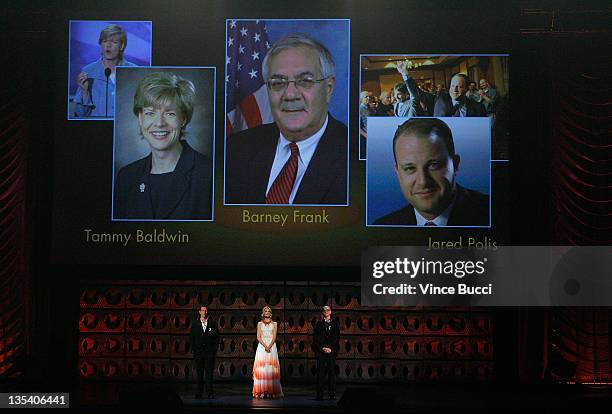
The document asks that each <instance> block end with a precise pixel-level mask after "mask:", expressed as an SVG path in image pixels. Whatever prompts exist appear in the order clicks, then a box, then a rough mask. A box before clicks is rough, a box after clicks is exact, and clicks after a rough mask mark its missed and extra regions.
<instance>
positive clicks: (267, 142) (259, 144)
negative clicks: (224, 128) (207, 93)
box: [225, 31, 348, 205]
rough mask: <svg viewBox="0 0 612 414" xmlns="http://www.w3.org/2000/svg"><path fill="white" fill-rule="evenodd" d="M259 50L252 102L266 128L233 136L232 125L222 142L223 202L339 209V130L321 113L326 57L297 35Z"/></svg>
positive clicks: (331, 83)
mask: <svg viewBox="0 0 612 414" xmlns="http://www.w3.org/2000/svg"><path fill="white" fill-rule="evenodd" d="M262 32H263V31H262ZM264 35H265V32H264ZM263 52H264V53H265V57H264V58H263V62H262V64H261V73H262V87H261V89H260V90H259V92H256V95H257V94H258V95H259V96H258V97H256V98H257V99H258V100H263V103H262V104H261V105H260V108H265V107H269V111H270V112H271V118H272V121H273V122H270V123H262V124H261V125H258V126H255V127H249V128H248V129H243V130H241V131H240V132H237V133H235V127H236V125H238V124H239V122H237V120H236V119H234V123H233V126H234V128H231V130H230V131H228V134H227V137H226V157H227V158H226V163H227V164H226V178H225V180H226V181H225V202H226V204H262V205H266V204H267V205H347V202H348V200H347V157H348V154H347V138H348V137H347V127H346V125H345V124H344V123H342V122H340V121H338V120H336V119H335V118H334V117H333V116H332V115H331V112H330V111H329V110H328V109H329V107H330V102H331V100H332V96H333V93H334V89H335V85H336V75H335V70H336V68H335V63H334V57H333V56H332V54H331V53H330V51H329V50H328V48H327V47H326V46H324V45H323V44H322V43H320V42H319V41H317V40H315V39H314V38H313V37H311V36H310V35H308V34H303V33H289V34H285V35H284V36H283V37H281V38H280V39H278V40H277V41H276V42H274V43H273V44H271V47H270V48H269V49H267V50H266V49H265V48H264V50H263ZM254 53H256V52H254ZM239 65H240V63H239ZM242 70H243V71H244V69H242ZM252 70H253V71H254V70H255V69H252ZM342 70H344V69H342ZM252 73H253V74H254V73H255V72H252ZM231 76H232V77H233V76H234V75H233V74H232V75H231ZM232 79H233V78H232ZM264 89H265V94H261V93H260V92H261V91H263V90H264ZM262 95H263V96H262ZM243 106H244V105H243ZM243 106H241V107H240V109H243ZM228 110H229V109H228ZM234 112H235V111H234ZM228 118H229V113H228ZM228 123H230V122H229V120H228ZM230 124H231V123H230Z"/></svg>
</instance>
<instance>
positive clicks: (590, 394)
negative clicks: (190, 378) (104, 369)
mask: <svg viewBox="0 0 612 414" xmlns="http://www.w3.org/2000/svg"><path fill="white" fill-rule="evenodd" d="M194 391H195V389H194V386H193V385H192V384H191V385H186V384H182V385H179V384H174V385H167V384H166V385H163V384H159V383H157V384H156V383H148V384H144V383H140V384H134V383H132V384H127V383H123V384H118V383H113V384H111V383H97V384H94V383H89V384H81V387H80V392H79V398H78V402H77V401H75V405H79V406H81V407H83V408H94V407H106V408H107V409H111V408H112V407H116V406H120V405H125V406H130V407H141V408H146V407H156V408H164V407H166V408H170V407H172V408H174V410H172V411H175V410H176V409H181V408H182V409H184V410H199V411H205V412H214V413H216V412H222V413H248V412H256V411H258V412H262V411H263V412H291V413H317V414H327V413H342V412H349V413H353V412H359V411H358V409H362V412H367V413H368V414H387V413H403V412H411V413H453V414H455V413H457V412H464V411H471V412H484V411H487V412H491V411H507V410H514V411H517V412H521V411H525V412H526V411H534V410H536V411H538V412H594V411H593V410H594V409H596V408H599V407H607V408H606V410H605V412H607V411H608V410H609V408H610V407H611V406H612V388H599V389H594V388H589V387H585V386H580V385H573V386H569V385H554V384H549V385H546V386H538V387H527V386H517V385H505V386H504V385H500V384H497V385H493V384H485V383H473V384H465V383H438V384H434V383H429V384H398V383H385V384H376V385H369V386H365V385H350V384H339V385H338V387H337V397H338V398H340V397H342V396H343V395H344V394H345V393H346V394H347V396H348V395H350V397H349V398H345V401H346V402H348V404H349V406H348V407H347V406H345V405H343V401H341V400H340V399H338V400H335V401H330V400H323V401H318V400H316V399H315V398H314V397H315V389H314V384H312V385H309V384H302V385H286V386H283V392H284V394H285V397H283V398H280V399H275V400H259V399H253V398H252V397H251V384H247V383H245V384H227V383H225V384H224V383H220V384H215V397H216V398H215V399H212V400H209V399H206V398H204V399H195V398H194Z"/></svg>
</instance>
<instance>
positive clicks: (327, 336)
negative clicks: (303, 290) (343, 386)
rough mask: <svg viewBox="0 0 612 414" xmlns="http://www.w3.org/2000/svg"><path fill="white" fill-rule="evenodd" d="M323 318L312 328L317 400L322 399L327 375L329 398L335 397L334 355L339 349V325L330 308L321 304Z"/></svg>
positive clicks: (336, 354)
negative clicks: (333, 318)
mask: <svg viewBox="0 0 612 414" xmlns="http://www.w3.org/2000/svg"><path fill="white" fill-rule="evenodd" d="M321 312H322V314H323V320H320V321H317V323H316V324H315V328H314V334H313V341H312V349H313V351H314V353H315V355H316V357H317V400H322V399H323V387H324V385H325V377H326V376H327V391H328V392H329V399H330V400H333V399H335V398H336V356H338V350H339V349H340V327H339V326H338V322H336V321H334V320H332V318H331V308H330V307H329V306H327V305H326V306H323V309H322V310H321Z"/></svg>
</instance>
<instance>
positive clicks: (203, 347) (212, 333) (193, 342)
mask: <svg viewBox="0 0 612 414" xmlns="http://www.w3.org/2000/svg"><path fill="white" fill-rule="evenodd" d="M189 346H190V347H191V352H192V353H193V357H194V358H201V357H208V358H211V357H212V358H214V357H215V355H216V353H217V349H218V348H219V327H218V325H217V322H215V321H213V320H212V319H211V318H210V317H209V318H208V322H207V325H206V332H204V331H202V322H200V318H197V319H196V320H195V321H193V324H192V325H191V332H189Z"/></svg>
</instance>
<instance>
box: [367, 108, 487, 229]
mask: <svg viewBox="0 0 612 414" xmlns="http://www.w3.org/2000/svg"><path fill="white" fill-rule="evenodd" d="M484 120H485V121H478V120H475V121H474V120H470V119H469V118H463V120H459V121H457V120H451V119H450V118H444V119H438V118H411V119H408V120H406V121H404V122H403V123H401V125H399V127H397V129H396V131H395V134H394V135H393V139H392V141H391V140H387V143H388V144H387V145H392V153H393V162H392V167H393V172H394V175H395V180H393V181H395V183H396V184H391V185H399V189H400V190H401V194H402V195H403V198H404V200H403V202H402V203H401V204H403V205H402V206H401V207H399V208H394V209H393V210H391V211H390V212H387V213H385V214H381V213H380V212H378V213H374V214H376V215H370V213H372V210H368V220H370V219H373V223H372V224H373V225H376V226H378V225H382V226H429V227H435V226H443V227H445V226H451V227H486V226H489V225H490V214H489V195H488V194H485V193H484V192H481V191H484V190H486V192H487V193H488V192H489V191H488V185H489V177H490V158H489V159H488V160H487V159H486V156H487V155H488V156H489V157H490V149H489V151H488V154H487V152H486V151H479V149H478V148H477V147H478V145H479V143H480V141H484V142H487V141H486V140H487V139H489V140H490V135H489V134H488V133H487V131H488V124H487V123H486V118H484ZM445 121H446V122H445ZM447 122H448V123H451V122H452V123H453V126H454V127H456V128H457V129H458V128H459V127H462V128H461V131H462V132H461V135H462V140H463V139H464V138H463V136H466V137H468V138H467V139H469V140H470V141H471V142H470V145H471V147H472V148H470V147H469V146H466V145H463V149H464V150H465V151H466V152H465V153H464V154H461V155H460V153H459V149H458V148H456V146H455V141H454V139H453V130H452V129H451V127H450V126H449V124H447ZM460 124H463V125H460ZM479 135H480V136H483V138H484V139H482V140H480V139H478V136H479ZM470 137H471V138H470ZM488 142H490V141H488ZM486 147H487V148H490V147H488V146H486ZM368 157H369V154H368ZM478 158H480V160H478ZM369 160H370V158H368V161H369ZM390 164H391V163H390ZM463 164H465V165H466V166H467V167H468V169H469V171H468V175H466V176H463V175H462V176H461V177H464V178H462V179H461V180H460V179H459V178H460V171H462V168H461V167H462V165H463ZM389 167H391V165H389V166H387V169H388V168H389ZM373 169H374V170H376V166H375V167H374V168H373ZM373 175H375V172H374V173H373ZM470 176H471V177H470ZM481 177H483V178H486V179H483V178H481ZM368 178H371V176H370V175H368ZM460 181H464V182H468V183H469V182H470V181H472V182H474V184H477V185H478V186H479V188H478V189H479V190H481V191H477V190H475V189H470V188H468V186H467V185H468V184H465V185H462V184H460V183H459V182H460ZM368 190H369V192H372V191H373V188H372V180H369V181H368ZM375 197H377V196H375ZM385 200H386V201H389V197H382V198H381V197H380V196H378V198H374V197H372V198H371V197H370V196H368V202H369V203H378V204H379V205H378V209H379V210H378V211H385V209H386V210H387V211H389V209H390V208H389V206H384V204H385ZM396 205H397V204H396Z"/></svg>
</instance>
